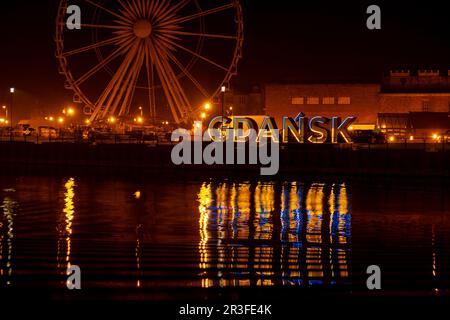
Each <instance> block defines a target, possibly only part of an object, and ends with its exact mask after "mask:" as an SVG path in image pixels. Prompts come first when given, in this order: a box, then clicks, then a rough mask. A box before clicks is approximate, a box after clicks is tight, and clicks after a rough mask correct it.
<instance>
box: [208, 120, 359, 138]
mask: <svg viewBox="0 0 450 320" xmlns="http://www.w3.org/2000/svg"><path fill="white" fill-rule="evenodd" d="M355 120H356V118H355V117H347V118H345V119H344V120H341V118H339V117H333V118H331V119H329V118H326V117H320V116H318V117H313V118H311V119H308V118H306V117H305V115H304V114H303V113H299V114H298V115H297V117H295V118H294V119H293V118H290V117H284V118H283V123H282V136H281V141H282V142H283V143H289V142H290V141H293V139H291V140H290V138H291V137H293V138H294V139H295V141H296V142H297V143H306V142H310V143H327V142H331V143H339V138H341V140H342V141H343V142H345V143H352V139H351V136H350V133H349V130H348V129H349V127H350V125H351V124H352V123H353V122H354V121H355ZM222 122H223V123H222ZM221 127H222V128H225V129H229V130H231V131H229V130H226V131H227V133H226V132H223V130H218V129H220V128H221ZM257 128H258V124H257V123H256V121H255V120H254V119H252V118H250V117H232V118H230V117H221V116H218V117H215V118H214V119H213V120H212V121H211V122H210V124H209V131H210V132H212V131H214V132H217V133H216V134H215V135H213V134H211V133H210V136H211V139H212V140H213V141H216V142H217V141H225V140H223V138H224V135H225V136H229V135H233V136H234V141H235V142H249V140H251V139H255V138H256V137H253V136H252V135H251V134H250V133H251V132H252V131H253V130H254V131H257ZM277 130H278V126H277V123H276V122H275V120H274V119H273V118H272V117H264V119H263V121H262V124H261V125H260V127H259V131H258V132H257V138H256V142H259V141H260V140H261V139H263V138H264V139H271V140H272V142H274V143H279V142H280V141H279V139H278V134H274V133H275V131H277ZM218 132H222V137H220V134H218ZM251 142H254V141H251Z"/></svg>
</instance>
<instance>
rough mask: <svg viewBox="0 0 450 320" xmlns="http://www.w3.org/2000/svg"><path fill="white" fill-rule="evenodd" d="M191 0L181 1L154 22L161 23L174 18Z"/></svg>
mask: <svg viewBox="0 0 450 320" xmlns="http://www.w3.org/2000/svg"><path fill="white" fill-rule="evenodd" d="M191 1H192V0H182V1H180V2H179V3H178V4H176V5H175V6H173V7H172V8H170V9H169V10H167V11H166V12H165V13H164V14H162V15H160V17H158V19H156V21H155V22H157V23H158V22H161V21H164V20H169V19H170V18H171V17H174V16H175V15H176V14H177V13H178V12H179V11H180V10H182V9H183V8H184V7H186V6H187V5H188V4H189V3H190V2H191Z"/></svg>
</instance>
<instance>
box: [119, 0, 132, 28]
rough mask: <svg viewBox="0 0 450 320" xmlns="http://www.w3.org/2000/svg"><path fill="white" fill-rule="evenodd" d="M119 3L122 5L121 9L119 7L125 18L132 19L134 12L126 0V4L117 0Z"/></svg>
mask: <svg viewBox="0 0 450 320" xmlns="http://www.w3.org/2000/svg"><path fill="white" fill-rule="evenodd" d="M119 4H120V5H121V7H122V9H119V11H120V13H122V14H123V15H124V16H125V17H127V19H129V20H130V21H132V20H133V19H135V18H136V13H135V12H133V10H132V9H131V8H130V7H129V5H128V2H127V4H125V3H124V2H123V1H122V0H119ZM130 23H132V22H130Z"/></svg>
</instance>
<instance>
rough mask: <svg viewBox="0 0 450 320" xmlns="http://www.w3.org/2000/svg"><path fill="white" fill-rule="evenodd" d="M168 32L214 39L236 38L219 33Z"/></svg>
mask: <svg viewBox="0 0 450 320" xmlns="http://www.w3.org/2000/svg"><path fill="white" fill-rule="evenodd" d="M167 33H170V34H176V35H180V36H192V37H205V38H215V39H229V40H237V37H236V36H227V35H221V34H210V33H195V32H184V31H176V30H175V31H167Z"/></svg>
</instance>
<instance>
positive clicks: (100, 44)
mask: <svg viewBox="0 0 450 320" xmlns="http://www.w3.org/2000/svg"><path fill="white" fill-rule="evenodd" d="M123 38H124V36H118V37H114V38H111V39H108V40H104V41H101V42H98V43H96V44H91V45H89V46H85V47H82V48H79V49H75V50H71V51H68V52H64V53H63V54H62V56H63V57H69V56H73V55H75V54H80V53H83V52H86V51H90V50H94V49H97V48H101V47H104V46H108V45H112V44H117V43H119V42H120V40H121V39H123Z"/></svg>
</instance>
